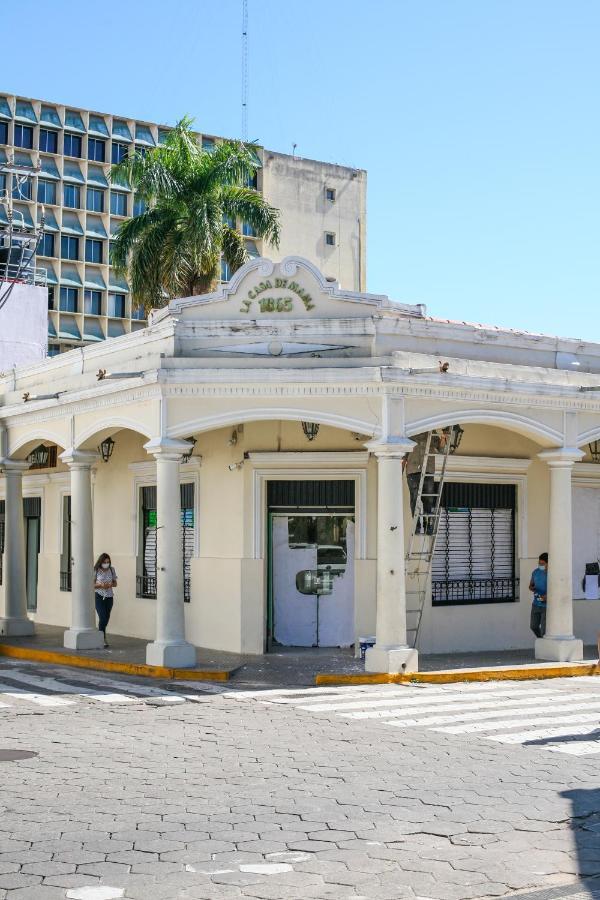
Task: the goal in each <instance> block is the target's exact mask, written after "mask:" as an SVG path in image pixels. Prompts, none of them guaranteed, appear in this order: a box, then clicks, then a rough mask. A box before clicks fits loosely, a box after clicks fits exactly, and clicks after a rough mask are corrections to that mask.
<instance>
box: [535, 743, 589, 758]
mask: <svg viewBox="0 0 600 900" xmlns="http://www.w3.org/2000/svg"><path fill="white" fill-rule="evenodd" d="M546 750H551V751H552V752H553V753H569V754H570V755H571V756H589V755H592V754H599V753H600V740H597V741H572V742H570V743H567V742H563V743H561V744H559V745H557V746H554V747H546Z"/></svg>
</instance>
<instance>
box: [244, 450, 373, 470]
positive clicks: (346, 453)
mask: <svg viewBox="0 0 600 900" xmlns="http://www.w3.org/2000/svg"><path fill="white" fill-rule="evenodd" d="M368 462H369V452H368V450H342V451H335V450H334V451H331V452H328V451H327V450H324V451H312V450H307V451H305V452H303V451H290V452H287V451H286V452H283V453H273V452H270V451H264V452H263V451H257V452H255V453H249V454H248V458H247V459H246V460H245V464H247V465H250V466H251V467H252V468H264V467H265V466H266V467H268V468H270V469H275V468H277V467H278V466H281V467H282V468H285V469H289V468H290V467H293V466H301V467H302V468H310V467H312V466H316V467H318V468H323V467H324V466H332V467H334V468H336V469H340V468H343V467H344V466H349V467H352V468H356V467H357V466H366V465H367V463H368Z"/></svg>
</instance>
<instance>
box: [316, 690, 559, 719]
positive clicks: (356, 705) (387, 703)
mask: <svg viewBox="0 0 600 900" xmlns="http://www.w3.org/2000/svg"><path fill="white" fill-rule="evenodd" d="M553 693H555V692H554V691H552V690H542V691H534V690H531V689H529V690H528V689H527V688H503V689H502V690H499V691H498V692H497V693H496V694H495V695H494V696H495V697H497V698H503V697H504V698H510V697H514V696H528V695H532V696H534V697H549V696H551V695H552V694H553ZM489 698H490V694H489V693H488V692H485V693H479V692H475V691H473V693H471V694H468V695H465V700H467V699H468V700H471V699H475V700H478V701H479V700H481V701H483V702H485V701H487V700H488V699H489ZM491 702H494V703H496V702H503V701H502V699H499V700H493V701H491ZM504 702H508V701H507V700H504ZM443 703H446V704H449V708H450V707H451V708H452V709H454V708H455V707H456V706H457V705H458V702H457V700H450V698H449V697H448V695H447V694H437V695H435V696H431V697H430V696H428V697H424V696H418V697H398V699H397V700H396V699H384V700H381V699H377V700H369V698H368V697H367V698H366V702H365V700H351V701H350V702H349V703H346V702H344V701H340V702H337V703H319V704H316V703H315V704H312V705H310V706H306V705H301V704H298V707H299V709H303V710H306V711H307V712H344V711H346V710H354V709H356V710H358V709H361V708H362V707H365V706H368V707H369V711H370V710H372V709H373V707H376V708H381V709H391V708H392V707H396V706H406V707H410V706H413V705H414V706H419V705H421V706H423V707H427V706H430V705H434V704H443ZM365 718H369V717H368V716H365Z"/></svg>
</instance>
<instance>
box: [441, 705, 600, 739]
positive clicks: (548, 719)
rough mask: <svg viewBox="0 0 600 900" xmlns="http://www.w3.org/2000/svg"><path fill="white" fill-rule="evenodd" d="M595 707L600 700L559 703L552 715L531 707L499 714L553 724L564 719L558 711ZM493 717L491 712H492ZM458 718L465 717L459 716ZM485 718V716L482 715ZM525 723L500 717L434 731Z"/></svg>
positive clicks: (453, 731)
mask: <svg viewBox="0 0 600 900" xmlns="http://www.w3.org/2000/svg"><path fill="white" fill-rule="evenodd" d="M594 709H598V710H600V701H597V700H596V701H593V702H591V703H564V702H563V703H557V704H556V706H554V705H552V709H551V712H552V715H548V714H547V713H548V710H546V711H545V712H539V713H535V712H532V711H531V710H530V709H519V710H502V712H501V713H498V715H499V716H503V715H506V713H510V714H511V715H514V716H529V717H530V719H531V724H532V725H535V726H536V727H537V726H538V725H552V723H556V722H560V721H562V716H561V715H559V716H557V715H556V713H563V712H566V713H570V712H574V711H576V710H579V711H580V712H585V711H586V710H587V711H589V712H592V711H593V710H594ZM490 717H491V714H490ZM457 718H463V717H459V716H457ZM469 718H475V716H464V719H469ZM482 718H483V716H482ZM522 725H523V721H522V719H514V718H513V719H498V721H488V722H469V723H467V724H466V725H450V726H446V727H445V728H434V729H433V730H434V731H439V732H442V733H443V734H471V733H474V732H481V731H494V730H496V729H500V728H519V727H520V726H522Z"/></svg>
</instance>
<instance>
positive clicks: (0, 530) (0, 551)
mask: <svg viewBox="0 0 600 900" xmlns="http://www.w3.org/2000/svg"><path fill="white" fill-rule="evenodd" d="M5 519H6V505H5V501H4V500H0V584H2V560H3V558H4V527H5Z"/></svg>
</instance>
